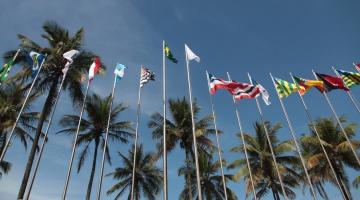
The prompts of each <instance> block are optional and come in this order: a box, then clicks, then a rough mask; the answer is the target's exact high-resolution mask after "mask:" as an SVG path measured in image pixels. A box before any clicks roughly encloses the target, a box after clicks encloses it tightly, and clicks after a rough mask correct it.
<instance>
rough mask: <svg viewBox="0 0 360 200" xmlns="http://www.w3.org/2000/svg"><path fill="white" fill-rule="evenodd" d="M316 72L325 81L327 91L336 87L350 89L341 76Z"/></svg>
mask: <svg viewBox="0 0 360 200" xmlns="http://www.w3.org/2000/svg"><path fill="white" fill-rule="evenodd" d="M315 74H316V76H317V77H318V78H319V79H320V80H322V81H323V82H324V88H325V92H330V91H331V90H334V89H341V90H345V91H348V90H349V88H347V87H346V86H345V84H344V82H343V80H342V79H341V78H338V77H334V76H330V75H327V74H319V73H315Z"/></svg>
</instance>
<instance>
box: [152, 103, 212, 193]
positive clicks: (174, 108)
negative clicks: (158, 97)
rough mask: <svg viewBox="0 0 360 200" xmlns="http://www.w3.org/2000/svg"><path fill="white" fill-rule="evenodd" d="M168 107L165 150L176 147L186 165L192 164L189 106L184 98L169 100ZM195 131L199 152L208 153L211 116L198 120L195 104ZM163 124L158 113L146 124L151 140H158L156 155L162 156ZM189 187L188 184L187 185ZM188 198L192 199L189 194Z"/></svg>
mask: <svg viewBox="0 0 360 200" xmlns="http://www.w3.org/2000/svg"><path fill="white" fill-rule="evenodd" d="M169 107H170V113H171V119H166V126H167V127H166V128H167V130H166V134H167V137H166V145H167V146H166V148H167V152H171V151H172V150H173V149H174V148H175V147H176V146H177V145H179V146H180V148H181V149H183V150H184V151H185V157H186V163H187V164H189V163H190V162H194V160H195V158H194V151H193V137H192V122H191V112H190V104H189V102H188V101H187V100H186V99H185V97H184V98H182V99H176V100H174V99H170V100H169ZM193 108H194V120H195V131H196V138H197V145H198V147H199V148H198V150H199V152H204V153H205V152H210V150H211V149H213V144H212V141H211V140H210V139H209V138H208V136H209V135H211V134H215V129H213V128H212V116H211V115H208V116H205V117H204V118H201V119H198V115H199V113H200V107H199V105H197V104H196V103H194V104H193ZM163 122H164V117H163V116H162V115H161V114H160V113H155V114H153V115H152V116H151V119H150V122H149V124H148V126H149V128H152V129H153V131H152V135H153V138H155V139H157V140H160V143H159V144H158V154H159V156H161V155H162V152H163V139H162V138H163ZM185 180H186V181H187V182H189V181H190V177H188V176H187V175H185ZM188 185H189V184H188ZM189 198H190V199H192V197H191V193H189Z"/></svg>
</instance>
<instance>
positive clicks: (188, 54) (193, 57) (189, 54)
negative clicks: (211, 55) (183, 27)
mask: <svg viewBox="0 0 360 200" xmlns="http://www.w3.org/2000/svg"><path fill="white" fill-rule="evenodd" d="M185 53H186V57H187V59H188V60H196V62H200V57H199V56H197V55H196V54H195V53H194V52H193V51H192V50H191V49H190V48H189V47H188V46H187V45H186V44H185Z"/></svg>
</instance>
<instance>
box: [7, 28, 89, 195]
mask: <svg viewBox="0 0 360 200" xmlns="http://www.w3.org/2000/svg"><path fill="white" fill-rule="evenodd" d="M43 29H44V31H45V33H44V34H42V37H43V38H44V39H45V40H46V41H47V42H48V47H41V46H40V45H38V44H37V43H36V42H34V41H33V40H31V39H29V38H28V37H26V36H24V35H20V34H19V35H18V38H19V39H20V42H21V43H20V45H19V48H21V49H22V51H21V52H22V53H21V54H20V55H19V56H18V58H17V59H16V62H17V63H19V64H22V65H23V66H24V71H23V73H22V76H21V77H22V78H23V79H24V80H27V79H28V77H29V76H30V75H31V67H29V66H28V63H27V62H26V53H25V52H29V51H31V50H34V51H37V52H40V53H43V54H47V55H48V57H47V60H46V62H45V63H44V66H43V69H42V70H41V73H40V75H39V79H38V81H37V84H36V89H35V90H37V91H40V92H41V93H45V94H46V100H45V103H44V106H43V108H42V111H41V114H40V117H39V121H38V124H37V129H36V134H35V136H34V142H33V145H32V147H31V151H30V154H29V158H28V162H27V164H26V168H25V172H24V176H23V179H22V182H21V186H20V189H19V193H18V199H22V198H23V196H24V193H25V189H26V185H27V182H28V179H29V176H30V172H31V168H32V165H33V161H34V157H35V153H36V146H37V145H38V142H39V138H40V134H41V130H42V127H43V125H44V122H45V121H46V118H47V117H48V115H49V113H50V111H51V109H52V108H53V105H54V101H55V98H56V96H57V95H56V94H57V90H58V87H59V85H60V82H61V79H62V75H63V74H62V71H61V70H62V68H63V67H64V64H65V62H66V61H65V59H64V58H63V57H62V55H63V53H65V52H67V51H69V50H71V49H77V50H79V51H80V54H79V55H78V56H77V58H76V59H75V61H74V63H73V64H72V66H71V68H70V69H69V71H68V75H67V76H66V79H65V82H64V86H63V89H64V90H67V91H68V92H69V94H70V96H71V98H72V100H73V102H75V103H76V102H77V103H79V102H81V100H82V98H83V89H82V84H81V74H83V73H86V72H87V70H88V67H89V65H90V64H91V62H92V59H93V58H94V56H95V55H94V54H93V53H92V52H89V51H86V50H84V49H83V37H84V29H83V28H81V29H79V30H78V31H77V32H76V33H75V35H73V36H70V34H69V31H68V30H66V29H65V28H63V27H62V26H60V25H58V24H57V23H55V22H53V21H47V22H45V23H44V25H43ZM14 54H15V51H9V52H7V53H6V54H5V56H4V57H5V58H6V59H9V58H11V57H12V56H13V55H14ZM46 92H47V93H46Z"/></svg>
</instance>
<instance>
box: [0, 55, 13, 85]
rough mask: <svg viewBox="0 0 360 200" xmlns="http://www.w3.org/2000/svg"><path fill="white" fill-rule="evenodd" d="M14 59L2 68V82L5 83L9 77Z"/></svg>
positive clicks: (0, 72)
mask: <svg viewBox="0 0 360 200" xmlns="http://www.w3.org/2000/svg"><path fill="white" fill-rule="evenodd" d="M13 64H14V61H13V60H10V61H9V62H8V63H6V64H5V65H4V67H3V68H1V69H0V84H1V83H3V82H4V81H5V80H6V78H7V77H8V74H9V72H10V69H11V67H12V66H13Z"/></svg>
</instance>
